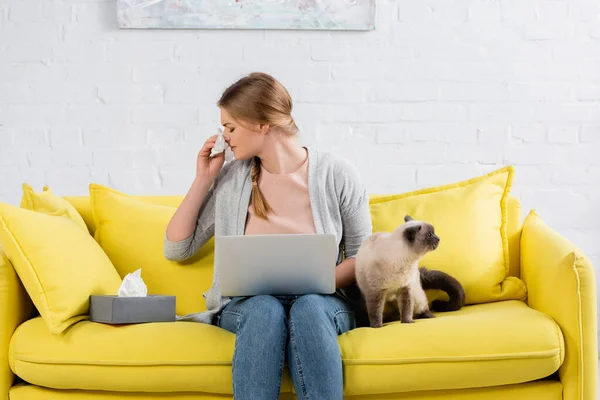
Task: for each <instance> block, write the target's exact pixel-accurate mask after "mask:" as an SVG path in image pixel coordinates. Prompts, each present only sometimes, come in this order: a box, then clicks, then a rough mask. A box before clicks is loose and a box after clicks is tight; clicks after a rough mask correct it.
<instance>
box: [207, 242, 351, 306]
mask: <svg viewBox="0 0 600 400" xmlns="http://www.w3.org/2000/svg"><path fill="white" fill-rule="evenodd" d="M338 251H339V248H338V246H337V243H336V239H335V235H333V234H284V235H248V236H217V237H215V268H217V269H218V272H219V279H220V286H221V295H222V296H226V297H233V296H256V295H273V296H275V295H304V294H331V293H334V292H335V267H336V260H337V257H338Z"/></svg>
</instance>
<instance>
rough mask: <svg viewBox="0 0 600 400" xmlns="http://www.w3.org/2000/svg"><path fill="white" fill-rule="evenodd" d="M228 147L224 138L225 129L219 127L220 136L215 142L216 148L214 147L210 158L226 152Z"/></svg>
mask: <svg viewBox="0 0 600 400" xmlns="http://www.w3.org/2000/svg"><path fill="white" fill-rule="evenodd" d="M228 147H229V146H228V145H227V142H226V141H225V138H223V128H221V127H219V136H217V141H216V142H215V147H213V148H212V150H211V151H210V156H211V157H214V156H216V155H217V154H219V153H222V152H224V151H225V149H227V148H228Z"/></svg>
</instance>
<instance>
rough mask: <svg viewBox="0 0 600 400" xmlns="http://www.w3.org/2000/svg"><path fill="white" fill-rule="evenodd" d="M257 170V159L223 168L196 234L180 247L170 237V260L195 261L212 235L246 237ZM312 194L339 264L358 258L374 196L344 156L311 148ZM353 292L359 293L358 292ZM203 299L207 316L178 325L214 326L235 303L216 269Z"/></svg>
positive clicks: (198, 315)
mask: <svg viewBox="0 0 600 400" xmlns="http://www.w3.org/2000/svg"><path fill="white" fill-rule="evenodd" d="M252 165H253V161H252V160H236V161H232V162H229V163H226V164H225V165H224V166H223V168H222V169H221V171H220V173H219V176H218V177H217V179H216V180H215V182H214V184H213V185H212V187H211V189H210V190H209V192H208V194H207V196H206V198H205V199H204V201H203V204H202V206H201V207H200V212H199V214H198V220H197V222H196V228H195V230H194V233H193V234H192V235H191V236H190V237H188V238H187V239H184V240H181V241H178V242H173V241H170V240H168V239H167V238H166V235H165V238H164V256H165V258H167V259H168V260H173V261H183V260H186V259H188V258H190V257H192V256H193V255H194V254H195V253H196V252H197V251H198V250H199V249H200V248H201V247H202V246H203V245H204V244H205V243H206V242H208V240H210V238H211V237H212V236H213V235H215V236H226V235H243V234H244V230H245V225H246V217H247V212H248V205H249V202H250V194H251V192H252V180H251V178H250V172H251V170H252ZM308 190H309V196H310V204H311V208H312V214H313V218H314V222H315V227H316V230H317V233H332V234H335V236H336V238H337V242H338V243H339V247H340V251H339V255H338V260H337V263H338V265H339V263H340V262H341V261H342V260H343V258H344V257H345V258H350V257H354V256H355V255H356V252H357V251H358V248H359V247H360V245H361V244H362V242H363V241H364V240H365V239H366V238H367V237H368V236H369V235H370V234H371V233H372V225H371V215H370V210H369V195H368V193H367V191H366V189H365V187H364V186H363V183H362V182H361V179H360V176H359V174H358V172H357V171H356V169H355V168H354V167H353V166H352V165H351V164H350V163H349V162H348V161H346V160H345V159H343V158H341V157H339V156H335V155H333V154H330V153H323V152H319V151H317V150H316V149H313V148H308ZM348 290H349V291H350V290H351V288H348ZM352 291H354V292H356V291H355V287H354V288H352ZM338 294H340V295H342V296H344V297H347V295H346V294H345V292H344V290H343V289H342V290H338ZM204 298H205V299H206V307H207V311H204V312H200V313H195V314H188V315H185V316H181V317H179V316H178V320H192V321H197V322H204V323H212V322H213V318H214V316H215V315H216V314H218V313H219V312H220V311H221V310H222V308H223V307H224V306H225V305H226V304H227V303H228V302H229V301H230V298H227V297H222V296H221V295H220V290H219V276H218V273H217V270H216V269H215V270H214V274H213V281H212V286H211V288H210V289H209V290H208V292H206V293H204ZM348 300H350V299H348Z"/></svg>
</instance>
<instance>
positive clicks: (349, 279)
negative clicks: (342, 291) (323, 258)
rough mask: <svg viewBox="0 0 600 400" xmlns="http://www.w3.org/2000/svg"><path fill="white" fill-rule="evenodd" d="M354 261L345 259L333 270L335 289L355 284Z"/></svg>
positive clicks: (353, 259)
mask: <svg viewBox="0 0 600 400" xmlns="http://www.w3.org/2000/svg"><path fill="white" fill-rule="evenodd" d="M355 265H356V259H355V258H354V257H353V258H346V259H345V260H344V261H342V262H341V263H340V264H339V265H338V266H337V268H336V269H335V288H336V289H339V288H343V287H347V286H350V285H352V284H353V283H354V282H356V277H355V272H354V271H355Z"/></svg>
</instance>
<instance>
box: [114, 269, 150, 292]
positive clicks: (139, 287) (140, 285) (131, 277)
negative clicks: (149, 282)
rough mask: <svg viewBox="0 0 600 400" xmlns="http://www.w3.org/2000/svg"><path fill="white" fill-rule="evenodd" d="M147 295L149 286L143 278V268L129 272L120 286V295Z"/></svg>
mask: <svg viewBox="0 0 600 400" xmlns="http://www.w3.org/2000/svg"><path fill="white" fill-rule="evenodd" d="M147 295H148V288H147V287H146V284H145V283H144V280H143V279H142V270H141V269H138V270H137V271H134V272H132V273H130V274H127V275H126V276H125V279H123V283H121V287H119V293H118V297H146V296H147Z"/></svg>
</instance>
